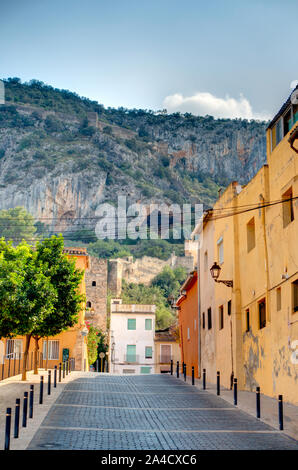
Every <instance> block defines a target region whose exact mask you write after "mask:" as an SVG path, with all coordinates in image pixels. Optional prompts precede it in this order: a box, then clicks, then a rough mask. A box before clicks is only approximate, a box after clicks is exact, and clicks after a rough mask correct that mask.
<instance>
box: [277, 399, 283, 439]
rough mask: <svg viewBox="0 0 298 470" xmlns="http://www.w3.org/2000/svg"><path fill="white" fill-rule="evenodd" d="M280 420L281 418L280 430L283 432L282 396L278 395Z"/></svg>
mask: <svg viewBox="0 0 298 470" xmlns="http://www.w3.org/2000/svg"><path fill="white" fill-rule="evenodd" d="M278 418H279V430H280V431H283V429H284V415H283V405H282V395H278Z"/></svg>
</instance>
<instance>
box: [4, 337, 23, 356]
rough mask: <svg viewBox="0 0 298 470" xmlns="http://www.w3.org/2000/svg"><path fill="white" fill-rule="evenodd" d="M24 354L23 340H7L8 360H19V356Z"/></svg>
mask: <svg viewBox="0 0 298 470" xmlns="http://www.w3.org/2000/svg"><path fill="white" fill-rule="evenodd" d="M22 352H23V340H22V339H7V340H6V354H5V356H6V358H7V359H9V358H10V359H19V356H20V355H21V354H22Z"/></svg>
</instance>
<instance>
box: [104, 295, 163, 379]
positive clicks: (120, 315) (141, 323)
mask: <svg viewBox="0 0 298 470" xmlns="http://www.w3.org/2000/svg"><path fill="white" fill-rule="evenodd" d="M155 309H156V307H155V305H137V304H129V305H125V304H122V299H112V300H111V321H110V372H112V373H115V374H152V373H154V372H155V367H154V357H155V351H154V336H155Z"/></svg>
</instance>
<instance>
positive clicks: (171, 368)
mask: <svg viewBox="0 0 298 470" xmlns="http://www.w3.org/2000/svg"><path fill="white" fill-rule="evenodd" d="M171 375H173V359H171Z"/></svg>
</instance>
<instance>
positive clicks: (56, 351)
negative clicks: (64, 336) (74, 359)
mask: <svg viewBox="0 0 298 470" xmlns="http://www.w3.org/2000/svg"><path fill="white" fill-rule="evenodd" d="M53 346H54V347H53ZM55 346H56V348H55ZM42 354H43V358H44V359H46V358H47V342H46V341H43V344H42ZM59 355H60V341H59V340H58V339H49V347H48V360H49V361H58V360H59Z"/></svg>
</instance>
